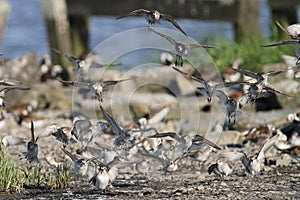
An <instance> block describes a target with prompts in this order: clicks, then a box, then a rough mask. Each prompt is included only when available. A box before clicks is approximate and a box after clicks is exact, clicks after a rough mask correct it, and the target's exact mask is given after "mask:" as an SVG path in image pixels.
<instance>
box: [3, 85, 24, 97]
mask: <svg viewBox="0 0 300 200" xmlns="http://www.w3.org/2000/svg"><path fill="white" fill-rule="evenodd" d="M29 89H30V87H26V86H10V87H5V88H2V89H1V90H0V96H1V97H3V96H5V94H6V93H8V92H9V91H11V90H29Z"/></svg>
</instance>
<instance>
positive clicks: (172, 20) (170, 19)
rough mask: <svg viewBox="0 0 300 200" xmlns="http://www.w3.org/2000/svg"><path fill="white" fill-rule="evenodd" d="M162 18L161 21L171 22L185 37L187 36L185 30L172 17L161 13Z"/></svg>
mask: <svg viewBox="0 0 300 200" xmlns="http://www.w3.org/2000/svg"><path fill="white" fill-rule="evenodd" d="M160 16H161V19H163V20H166V21H169V22H171V23H172V24H173V25H174V26H175V27H176V28H177V29H178V30H180V31H181V32H182V33H183V34H184V35H187V34H186V32H184V30H183V29H182V28H181V27H180V26H179V24H178V23H177V21H176V20H175V19H174V18H173V17H172V16H171V15H168V14H163V13H160Z"/></svg>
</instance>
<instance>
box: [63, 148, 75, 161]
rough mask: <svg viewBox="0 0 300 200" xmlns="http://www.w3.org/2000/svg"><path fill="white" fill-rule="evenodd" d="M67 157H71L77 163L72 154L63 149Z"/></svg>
mask: <svg viewBox="0 0 300 200" xmlns="http://www.w3.org/2000/svg"><path fill="white" fill-rule="evenodd" d="M60 149H61V150H62V151H63V152H64V153H65V154H66V155H67V156H69V157H70V158H71V159H72V160H73V161H74V162H76V161H77V158H76V157H75V156H74V155H73V154H71V153H70V152H69V151H67V150H65V149H63V148H60Z"/></svg>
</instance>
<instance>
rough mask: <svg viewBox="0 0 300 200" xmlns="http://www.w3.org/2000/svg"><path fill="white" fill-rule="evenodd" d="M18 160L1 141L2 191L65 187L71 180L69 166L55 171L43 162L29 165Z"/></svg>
mask: <svg viewBox="0 0 300 200" xmlns="http://www.w3.org/2000/svg"><path fill="white" fill-rule="evenodd" d="M27 164H28V163H25V162H24V161H20V162H18V163H17V162H16V161H15V160H14V159H13V157H11V156H9V155H8V153H7V151H6V149H5V148H3V147H2V146H1V143H0V192H18V193H21V192H24V191H25V188H26V186H30V187H31V188H34V187H51V188H53V189H63V188H65V187H67V186H68V184H69V182H70V175H69V168H68V167H66V166H60V167H57V168H56V169H55V171H54V172H51V171H49V170H46V169H45V168H43V167H42V166H41V164H35V165H32V166H31V165H27Z"/></svg>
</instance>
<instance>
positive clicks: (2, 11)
mask: <svg viewBox="0 0 300 200" xmlns="http://www.w3.org/2000/svg"><path fill="white" fill-rule="evenodd" d="M9 12H10V4H9V3H8V2H7V1H6V0H0V45H1V41H2V35H3V32H4V28H5V25H6V20H7V16H8V14H9ZM0 53H1V52H0Z"/></svg>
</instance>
